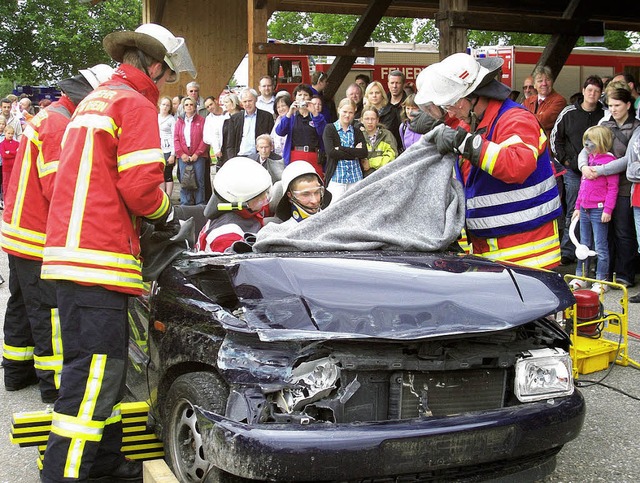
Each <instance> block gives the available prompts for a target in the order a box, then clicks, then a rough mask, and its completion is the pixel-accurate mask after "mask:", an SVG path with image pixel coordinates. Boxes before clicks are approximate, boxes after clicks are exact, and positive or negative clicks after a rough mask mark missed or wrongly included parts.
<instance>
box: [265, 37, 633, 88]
mask: <svg viewBox="0 0 640 483" xmlns="http://www.w3.org/2000/svg"><path fill="white" fill-rule="evenodd" d="M373 46H374V47H375V58H359V59H358V61H357V62H356V63H354V64H353V67H352V68H351V71H350V72H349V74H348V75H347V77H346V78H345V79H344V81H343V83H342V84H341V85H340V87H338V89H337V91H336V96H335V97H336V99H339V98H342V97H343V96H344V93H345V91H346V88H347V86H348V85H349V84H351V83H352V82H353V81H354V80H355V77H356V75H358V74H360V73H363V74H367V75H368V76H369V78H370V79H371V80H372V81H373V80H377V81H379V82H381V83H382V85H383V86H385V87H386V85H387V77H388V75H389V72H391V71H392V70H395V69H398V70H400V71H402V72H403V73H404V74H405V76H406V80H407V82H408V83H410V84H412V83H414V82H415V79H416V77H417V76H418V74H419V73H420V71H421V70H422V69H423V68H424V67H426V66H427V65H429V64H432V63H433V62H438V60H439V54H438V49H437V48H436V47H434V46H431V45H419V44H386V43H385V44H383V43H375V44H374V45H373ZM542 50H543V48H542V47H525V46H508V47H507V46H490V47H481V48H477V49H470V53H472V54H473V55H475V56H476V57H482V56H496V55H497V56H500V57H503V58H504V59H505V63H504V66H503V73H502V82H504V83H505V84H506V85H508V86H509V87H511V88H512V89H514V90H520V89H521V87H522V82H523V80H524V78H525V77H527V76H528V75H530V74H531V71H532V70H533V68H534V66H535V64H536V63H537V61H538V59H539V58H540V54H541V53H542ZM330 66H331V64H330V63H327V62H320V61H318V59H314V58H312V57H307V56H300V55H279V56H275V55H274V56H270V61H269V67H270V74H271V75H274V76H275V75H276V73H277V88H278V89H286V90H288V91H289V92H291V91H292V90H293V88H294V87H295V86H296V85H298V84H300V83H301V82H303V83H306V84H309V83H310V82H311V75H312V74H313V72H315V71H323V72H326V71H328V70H329V67H330ZM618 72H628V73H631V74H633V75H634V77H635V78H636V79H640V52H632V51H615V50H607V49H604V48H595V47H592V48H575V49H573V52H572V53H571V55H570V56H569V58H568V59H567V62H566V63H565V66H564V68H563V69H562V71H561V72H560V75H559V76H558V78H557V79H556V82H555V85H554V88H555V89H556V90H557V91H558V92H560V93H561V94H562V95H563V96H565V97H567V98H568V97H570V96H571V95H572V94H574V93H575V92H579V91H580V90H581V87H582V82H583V81H584V79H585V78H586V77H587V76H589V75H592V74H597V75H600V76H601V77H611V76H613V75H614V74H616V73H618Z"/></svg>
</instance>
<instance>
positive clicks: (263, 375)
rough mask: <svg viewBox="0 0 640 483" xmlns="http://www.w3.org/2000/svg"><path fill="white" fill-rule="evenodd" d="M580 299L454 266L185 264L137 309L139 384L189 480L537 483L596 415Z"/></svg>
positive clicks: (411, 261)
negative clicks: (575, 312)
mask: <svg viewBox="0 0 640 483" xmlns="http://www.w3.org/2000/svg"><path fill="white" fill-rule="evenodd" d="M573 303H574V299H573V296H572V295H571V292H570V291H569V289H568V287H567V285H566V284H565V283H564V281H563V280H562V279H561V277H560V276H559V275H557V274H555V273H552V272H547V271H539V270H531V269H526V268H522V267H516V266H513V265H507V264H500V263H494V262H490V261H487V260H484V259H481V258H477V257H472V256H464V255H457V254H442V253H429V254H427V253H400V252H358V253H290V254H286V253H284V254H263V255H258V254H247V255H224V256H211V255H193V254H191V255H187V254H185V255H184V256H182V257H181V258H178V259H177V260H175V261H174V262H173V263H172V264H171V265H170V266H169V267H168V268H166V269H165V270H164V271H163V272H162V274H161V276H160V277H159V278H158V280H157V281H156V282H153V283H152V284H151V285H150V288H149V293H148V294H146V295H145V296H144V297H139V298H137V299H135V300H132V304H131V317H130V321H131V329H132V330H131V340H132V342H131V345H130V348H131V350H130V353H131V364H130V367H129V377H128V386H129V389H130V390H131V392H132V393H133V395H134V397H135V398H136V399H139V400H147V399H149V400H150V401H151V419H152V420H153V421H154V423H155V430H156V432H157V433H158V435H159V436H160V437H161V438H162V439H163V440H164V445H165V453H166V458H167V460H168V462H169V464H170V466H171V467H172V469H173V471H174V473H175V474H176V476H177V477H178V479H179V480H180V481H182V482H196V481H211V482H213V481H238V480H242V479H249V480H257V481H327V482H328V481H340V482H343V481H358V482H373V481H482V480H486V479H497V480H498V481H518V482H523V481H534V480H536V479H540V478H542V477H544V476H545V475H547V474H549V473H551V472H552V471H553V470H554V468H555V457H556V454H557V453H558V452H559V451H560V450H561V448H562V446H563V445H564V444H565V443H567V442H569V441H571V440H572V439H574V438H575V437H576V436H577V435H578V433H579V432H580V429H581V427H582V423H583V420H584V415H585V405H584V400H583V398H582V396H581V394H580V393H579V391H578V390H577V389H575V388H574V384H573V378H572V364H571V359H570V357H569V353H568V352H569V343H570V341H569V337H568V335H567V334H566V333H565V331H564V330H563V328H562V325H561V323H562V321H561V319H562V311H563V310H564V309H565V308H566V307H568V306H570V305H572V304H573ZM500 478H502V479H500Z"/></svg>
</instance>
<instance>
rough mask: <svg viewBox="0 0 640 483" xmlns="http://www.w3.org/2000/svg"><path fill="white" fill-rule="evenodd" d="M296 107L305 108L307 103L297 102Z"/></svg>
mask: <svg viewBox="0 0 640 483" xmlns="http://www.w3.org/2000/svg"><path fill="white" fill-rule="evenodd" d="M298 107H307V101H300V102H298Z"/></svg>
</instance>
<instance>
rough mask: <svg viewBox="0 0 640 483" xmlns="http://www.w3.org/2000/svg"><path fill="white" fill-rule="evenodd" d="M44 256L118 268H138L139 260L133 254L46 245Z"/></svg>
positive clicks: (56, 259)
mask: <svg viewBox="0 0 640 483" xmlns="http://www.w3.org/2000/svg"><path fill="white" fill-rule="evenodd" d="M44 256H45V258H46V259H47V261H48V262H49V261H51V262H69V263H85V264H92V265H97V266H99V267H105V266H106V267H112V268H116V269H120V270H140V261H139V260H138V259H136V258H135V257H134V256H133V255H125V254H123V253H116V252H107V251H102V250H91V249H89V248H71V247H46V248H45V250H44Z"/></svg>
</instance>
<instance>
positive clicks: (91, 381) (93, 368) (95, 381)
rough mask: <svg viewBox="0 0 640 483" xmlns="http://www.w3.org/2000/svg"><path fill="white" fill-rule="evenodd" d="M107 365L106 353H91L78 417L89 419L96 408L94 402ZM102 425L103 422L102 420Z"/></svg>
mask: <svg viewBox="0 0 640 483" xmlns="http://www.w3.org/2000/svg"><path fill="white" fill-rule="evenodd" d="M106 365H107V356H106V354H93V356H92V357H91V365H90V366H89V377H88V378H87V385H86V387H85V392H84V397H83V398H82V402H81V403H80V408H79V409H78V418H81V419H84V420H90V419H91V418H93V414H94V413H95V410H96V402H97V399H98V395H99V394H100V388H101V387H102V380H103V378H104V370H105V367H106ZM102 426H104V422H102Z"/></svg>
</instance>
